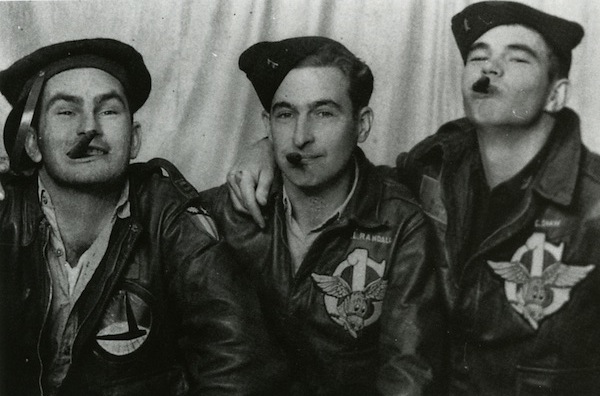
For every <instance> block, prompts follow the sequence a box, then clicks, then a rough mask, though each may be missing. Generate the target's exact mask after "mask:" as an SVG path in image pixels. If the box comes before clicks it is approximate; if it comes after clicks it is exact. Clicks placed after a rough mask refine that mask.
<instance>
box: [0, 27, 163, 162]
mask: <svg viewBox="0 0 600 396" xmlns="http://www.w3.org/2000/svg"><path fill="white" fill-rule="evenodd" d="M87 67H91V68H97V69H101V70H104V71H106V72H107V73H109V74H111V75H112V76H114V77H115V78H116V79H118V80H119V81H120V82H121V84H122V85H123V88H124V90H125V95H126V96H127V101H128V104H129V109H130V111H131V113H132V114H133V113H135V112H136V111H137V110H138V109H139V108H140V107H141V106H142V105H143V104H144V102H146V99H148V96H149V95H150V89H151V87H152V80H151V77H150V73H149V72H148V69H147V68H146V65H145V64H144V60H143V58H142V55H140V53H139V52H137V51H136V50H135V49H134V48H133V47H131V46H130V45H127V44H125V43H122V42H120V41H117V40H113V39H107V38H95V39H84V40H74V41H65V42H61V43H57V44H53V45H49V46H47V47H42V48H40V49H38V50H37V51H34V52H32V53H31V54H29V55H27V56H25V57H24V58H21V59H20V60H18V61H16V62H15V63H13V64H12V65H11V66H10V67H9V68H8V69H6V70H3V71H1V72H0V92H2V94H3V95H4V96H5V97H6V99H7V100H8V102H9V103H10V104H11V105H12V106H13V109H12V111H11V112H10V114H9V115H8V118H7V119H6V122H5V124H4V136H3V137H4V147H5V148H6V151H7V152H8V154H9V157H10V160H11V168H12V169H13V171H23V170H26V169H27V168H31V167H32V166H33V165H34V164H33V162H32V161H30V160H29V158H28V157H27V155H25V154H24V147H23V139H24V134H25V131H26V129H27V128H26V127H27V125H29V123H31V115H30V114H29V113H30V112H33V111H34V110H35V108H36V104H37V101H38V98H39V95H40V91H39V89H40V87H43V84H44V83H45V82H46V81H48V79H50V78H51V77H52V76H54V75H56V74H58V73H61V72H63V71H66V70H71V69H78V68H87ZM34 86H35V87H36V89H32V87H34ZM30 91H31V92H32V94H31V95H30ZM33 91H35V97H33V96H34V94H33ZM30 96H32V98H30ZM26 101H27V102H28V103H29V104H28V105H27V106H26V104H25V103H26ZM28 106H31V108H27V107H28ZM24 114H28V116H27V117H30V118H29V119H28V120H26V116H25V115H24ZM25 121H27V122H25ZM24 123H25V124H26V125H25V127H24V126H23V125H21V124H24ZM17 146H18V147H17Z"/></svg>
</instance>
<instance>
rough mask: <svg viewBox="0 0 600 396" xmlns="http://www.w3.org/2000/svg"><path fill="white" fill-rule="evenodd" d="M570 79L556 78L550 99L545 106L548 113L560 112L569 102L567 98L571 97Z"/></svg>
mask: <svg viewBox="0 0 600 396" xmlns="http://www.w3.org/2000/svg"><path fill="white" fill-rule="evenodd" d="M569 86H570V83H569V80H568V79H566V78H561V79H559V80H556V81H555V82H554V83H553V84H552V88H551V90H550V94H549V95H548V100H547V101H546V105H545V106H544V110H545V111H547V112H548V113H558V112H559V111H560V110H562V109H563V108H564V107H565V106H566V104H567V98H568V97H569Z"/></svg>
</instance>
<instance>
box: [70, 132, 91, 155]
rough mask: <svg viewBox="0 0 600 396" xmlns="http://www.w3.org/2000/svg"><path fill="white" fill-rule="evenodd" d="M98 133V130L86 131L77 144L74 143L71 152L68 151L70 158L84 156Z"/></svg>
mask: <svg viewBox="0 0 600 396" xmlns="http://www.w3.org/2000/svg"><path fill="white" fill-rule="evenodd" d="M97 135H98V132H96V131H87V132H86V133H84V134H83V135H81V136H80V137H79V138H78V140H77V143H75V145H73V147H71V150H69V152H68V153H67V155H68V156H69V158H71V159H77V158H81V157H84V156H85V153H86V152H87V149H88V147H89V145H90V143H91V142H92V140H94V138H95V137H96V136H97Z"/></svg>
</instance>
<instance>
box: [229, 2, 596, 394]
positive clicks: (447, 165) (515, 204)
mask: <svg viewBox="0 0 600 396" xmlns="http://www.w3.org/2000/svg"><path fill="white" fill-rule="evenodd" d="M452 31H453V33H454V36H455V39H456V42H457V44H458V47H459V50H460V52H461V54H462V57H463V60H464V62H465V67H464V72H463V78H462V94H463V98H464V107H465V113H466V116H467V117H466V118H463V119H460V120H456V121H452V122H449V123H447V124H445V125H443V126H442V127H441V128H440V130H439V131H438V132H437V133H436V134H434V135H433V136H431V137H429V138H427V139H425V140H424V141H423V142H421V143H419V144H418V145H417V146H416V147H415V148H413V149H412V150H411V151H410V152H409V153H405V154H401V155H400V156H399V157H398V160H397V171H398V177H399V179H400V180H402V181H404V182H406V183H408V184H409V185H410V186H411V188H412V189H413V191H415V193H418V194H419V196H420V199H421V202H422V206H423V209H424V210H425V212H426V213H427V214H428V216H429V217H430V218H431V219H432V221H433V223H434V224H435V226H436V230H437V234H438V237H439V241H440V242H441V244H442V247H443V249H444V251H445V255H444V257H445V263H444V269H443V277H444V282H443V283H444V285H445V294H446V301H447V303H448V306H449V309H451V310H452V315H451V318H452V324H451V336H452V342H451V344H452V348H451V354H450V365H451V373H450V374H451V375H450V377H451V380H450V384H449V385H450V391H451V392H450V393H451V394H455V395H512V394H519V395H529V394H535V395H550V394H552V395H559V394H560V395H566V394H569V395H571V394H572V395H592V394H594V395H595V394H598V390H599V389H600V372H599V369H598V368H599V367H600V338H599V334H600V332H598V328H597V327H598V318H600V304H598V301H599V300H598V299H599V298H600V293H599V291H600V287H599V286H600V272H599V270H598V269H597V268H596V267H597V266H598V264H599V263H600V247H599V246H600V245H599V244H598V236H599V235H600V158H599V157H598V156H597V155H596V154H593V153H591V152H590V151H589V150H588V149H587V148H586V147H585V146H584V145H583V144H582V142H581V137H580V122H579V117H578V116H577V114H576V113H575V112H574V111H573V110H571V109H569V108H567V107H566V99H567V96H568V90H569V80H568V73H569V68H570V66H571V52H572V50H573V48H574V47H575V46H577V45H578V43H579V42H580V40H581V39H582V37H583V28H582V27H581V26H580V25H579V24H577V23H574V22H571V21H567V20H565V19H562V18H559V17H556V16H552V15H549V14H546V13H543V12H541V11H539V10H536V9H534V8H531V7H528V6H526V5H523V4H520V3H515V2H504V1H486V2H480V3H475V4H472V5H470V6H468V7H466V8H465V9H464V10H463V11H462V12H460V13H458V14H457V15H455V16H454V17H453V18H452ZM248 168H249V166H248V165H246V166H245V167H244V168H242V169H248ZM262 178H263V179H264V180H266V179H268V177H266V176H265V172H263V175H262ZM242 180H244V178H242ZM245 180H246V181H245V182H243V183H240V184H239V185H236V186H233V187H232V191H234V192H237V193H238V195H237V197H238V198H240V199H244V197H248V196H250V195H251V194H247V190H248V188H247V186H248V185H251V184H252V183H253V181H252V178H249V179H245ZM231 181H234V182H235V181H236V180H235V179H233V178H232V179H231ZM261 188H264V187H261ZM253 202H254V199H253V197H252V199H246V200H245V201H244V205H245V206H246V207H249V208H251V207H252V205H253V204H254V203H253ZM257 221H261V219H257Z"/></svg>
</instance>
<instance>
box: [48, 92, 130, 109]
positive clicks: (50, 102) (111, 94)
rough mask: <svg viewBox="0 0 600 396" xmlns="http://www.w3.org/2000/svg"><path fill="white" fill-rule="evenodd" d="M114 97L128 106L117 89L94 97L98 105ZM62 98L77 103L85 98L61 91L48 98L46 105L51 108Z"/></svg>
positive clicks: (79, 103)
mask: <svg viewBox="0 0 600 396" xmlns="http://www.w3.org/2000/svg"><path fill="white" fill-rule="evenodd" d="M112 99H116V100H118V101H119V102H121V104H122V105H123V106H125V107H127V102H126V101H125V100H123V97H122V96H121V95H120V94H119V93H118V92H117V91H110V92H107V93H105V94H102V95H100V96H99V97H97V98H96V99H94V102H95V104H96V105H98V104H101V103H104V102H107V101H109V100H112ZM61 100H63V101H65V102H70V103H74V104H76V105H81V104H83V99H82V98H81V97H79V96H75V95H69V94H66V93H62V92H59V93H57V94H55V95H54V96H52V97H51V98H50V100H48V104H47V105H46V107H47V108H50V107H51V106H52V105H54V104H55V103H56V102H58V101H61Z"/></svg>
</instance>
